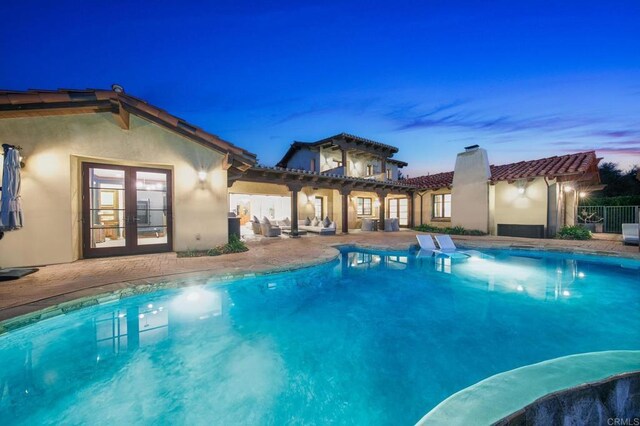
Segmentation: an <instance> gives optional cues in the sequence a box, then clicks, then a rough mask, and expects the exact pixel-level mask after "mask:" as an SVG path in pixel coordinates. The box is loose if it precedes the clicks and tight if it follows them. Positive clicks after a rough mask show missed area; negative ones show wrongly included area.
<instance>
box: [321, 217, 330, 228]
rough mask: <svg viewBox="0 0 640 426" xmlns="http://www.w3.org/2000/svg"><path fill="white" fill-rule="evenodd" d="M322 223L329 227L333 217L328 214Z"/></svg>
mask: <svg viewBox="0 0 640 426" xmlns="http://www.w3.org/2000/svg"><path fill="white" fill-rule="evenodd" d="M322 225H323V226H324V227H325V228H328V227H329V225H331V219H329V216H327V217H325V218H324V220H323V221H322Z"/></svg>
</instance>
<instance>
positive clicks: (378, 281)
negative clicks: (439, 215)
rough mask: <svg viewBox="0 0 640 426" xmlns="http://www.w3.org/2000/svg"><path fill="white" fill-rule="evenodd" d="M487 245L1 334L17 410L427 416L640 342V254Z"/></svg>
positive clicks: (287, 419)
mask: <svg viewBox="0 0 640 426" xmlns="http://www.w3.org/2000/svg"><path fill="white" fill-rule="evenodd" d="M484 253H485V255H484V256H483V258H474V259H470V260H462V261H456V260H454V261H448V260H445V259H432V258H421V257H416V256H415V255H412V254H409V253H404V252H403V253H393V254H391V255H389V254H381V253H373V252H362V251H360V252H357V251H345V252H344V253H343V254H342V257H341V259H340V260H339V261H336V262H332V263H330V264H326V265H323V266H319V267H313V268H308V269H302V270H299V271H296V272H289V273H283V274H277V275H268V276H262V277H256V278H250V279H245V280H240V281H235V282H229V283H211V284H208V285H202V286H198V287H192V288H186V289H180V290H170V291H169V290H168V291H162V292H157V293H153V294H149V295H144V296H137V297H133V298H128V299H123V300H121V301H119V302H116V303H111V304H108V305H102V306H97V307H92V308H87V309H84V310H80V311H76V312H73V313H71V314H69V315H65V316H60V317H55V318H52V319H50V320H46V321H43V322H40V323H38V324H35V325H33V326H29V327H26V328H23V329H20V330H18V331H15V332H12V333H9V334H7V335H4V336H0V361H1V363H2V368H1V369H0V419H2V424H3V425H6V424H86V423H90V424H131V423H133V422H136V423H144V424H152V423H153V424H156V423H159V424H190V425H191V424H223V425H236V424H269V425H281V424H329V423H337V424H362V425H372V424H385V425H387V424H389V425H391V424H393V425H411V424H414V423H415V422H416V421H418V420H419V419H420V418H421V417H422V416H423V415H424V414H425V413H427V412H428V411H429V410H430V409H431V408H433V407H434V406H435V405H437V404H438V403H439V402H440V401H441V400H443V399H445V398H446V397H448V396H449V395H451V394H452V393H454V392H456V391H459V390H461V389H463V388H465V387H467V386H470V385H472V384H474V383H476V382H478V381H480V380H482V379H484V378H486V377H488V376H491V375H493V374H496V373H500V372H503V371H506V370H510V369H513V368H516V367H520V366H523V365H527V364H532V363H535V362H539V361H543V360H546V359H550V358H556V357H560V356H564V355H569V354H574V353H582V352H592V351H600V350H613V349H640V269H639V268H640V262H634V261H628V260H621V259H612V258H607V259H598V258H595V257H588V256H582V257H577V256H571V255H561V254H552V253H541V252H531V251H521V252H518V251H496V250H494V251H485V252H484ZM3 285H10V284H3Z"/></svg>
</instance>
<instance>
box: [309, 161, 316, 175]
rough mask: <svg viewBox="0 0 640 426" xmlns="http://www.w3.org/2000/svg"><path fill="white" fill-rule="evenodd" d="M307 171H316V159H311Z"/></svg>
mask: <svg viewBox="0 0 640 426" xmlns="http://www.w3.org/2000/svg"><path fill="white" fill-rule="evenodd" d="M309 170H311V171H312V172H315V171H316V159H315V158H312V159H311V164H310V165H309Z"/></svg>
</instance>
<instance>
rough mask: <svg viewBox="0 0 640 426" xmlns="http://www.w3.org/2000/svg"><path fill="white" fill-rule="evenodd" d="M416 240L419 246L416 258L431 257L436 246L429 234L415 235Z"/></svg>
mask: <svg viewBox="0 0 640 426" xmlns="http://www.w3.org/2000/svg"><path fill="white" fill-rule="evenodd" d="M416 239H417V240H418V244H419V245H420V251H419V252H418V254H417V255H416V257H432V256H433V252H434V251H435V250H436V245H435V243H434V242H433V237H431V234H424V235H416Z"/></svg>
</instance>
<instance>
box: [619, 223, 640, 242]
mask: <svg viewBox="0 0 640 426" xmlns="http://www.w3.org/2000/svg"><path fill="white" fill-rule="evenodd" d="M639 227H640V224H638V223H623V224H622V241H623V243H624V244H638V240H640V238H638V232H640V231H639V229H638V228H639Z"/></svg>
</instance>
